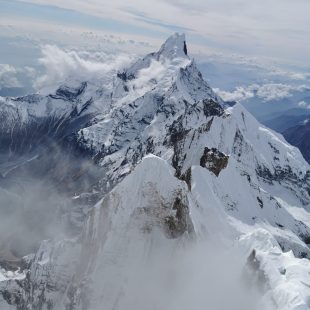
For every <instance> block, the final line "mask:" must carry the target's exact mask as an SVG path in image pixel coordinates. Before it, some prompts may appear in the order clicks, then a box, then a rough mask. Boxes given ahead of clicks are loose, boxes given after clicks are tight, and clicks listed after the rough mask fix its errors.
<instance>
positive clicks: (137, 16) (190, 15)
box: [0, 0, 310, 64]
mask: <svg viewBox="0 0 310 310" xmlns="http://www.w3.org/2000/svg"><path fill="white" fill-rule="evenodd" d="M9 2H10V5H11V6H12V3H15V8H14V7H13V8H11V10H8V9H7V10H8V11H6V10H4V9H3V8H4V6H5V5H6V6H7V3H8V0H0V8H1V6H3V8H2V10H0V11H2V15H4V14H6V16H9V15H10V16H9V17H10V21H11V23H12V24H13V25H14V22H15V21H20V18H21V17H22V18H27V19H28V20H31V21H32V22H37V23H39V22H40V23H41V24H42V22H43V21H42V19H44V18H45V20H47V21H48V22H49V23H52V24H53V23H54V24H57V25H59V24H63V25H64V26H66V25H68V23H71V24H74V25H75V27H79V28H80V29H87V28H96V29H97V30H98V29H100V30H101V31H107V32H109V33H115V34H117V35H126V36H131V37H133V38H136V39H138V40H144V41H149V42H154V43H156V44H158V42H160V41H162V40H163V39H164V38H165V37H166V36H167V35H169V34H170V33H171V32H174V31H181V32H186V33H187V36H188V38H189V40H191V41H192V42H193V44H194V45H195V48H196V50H198V49H199V50H200V51H203V50H204V49H208V48H213V49H217V50H220V51H223V52H229V53H237V54H243V55H246V56H256V57H268V58H275V59H278V60H281V61H285V62H292V63H301V64H302V63H306V64H307V63H308V64H309V61H308V55H309V54H310V18H309V12H310V1H308V0H294V1H293V0H191V1H186V0H165V1H164V0H156V1H154V0H149V1H145V0H130V1H124V0H113V1H105V0H88V1H85V0H65V1H64V0H23V1H19V4H18V5H16V2H17V0H10V1H9ZM21 2H24V4H21ZM1 3H2V4H1ZM26 3H32V4H35V6H33V7H32V8H31V9H29V8H28V10H27V9H26V7H27V4H26ZM13 6H14V5H13ZM23 6H24V7H23ZM42 6H45V13H44V14H45V15H44V14H43V13H42ZM46 6H49V7H46ZM55 7H57V8H58V9H57V10H55ZM59 8H60V9H62V10H59ZM65 9H66V10H65ZM68 10H70V11H68ZM46 11H49V12H46ZM36 12H38V14H37V15H36ZM79 14H80V15H79ZM0 16H1V13H0ZM91 17H93V20H91Z"/></svg>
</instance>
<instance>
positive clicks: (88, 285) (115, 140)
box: [0, 34, 310, 310]
mask: <svg viewBox="0 0 310 310" xmlns="http://www.w3.org/2000/svg"><path fill="white" fill-rule="evenodd" d="M111 81H113V82H112V84H111V85H110V86H111V88H109V91H110V92H109V95H106V96H103V97H102V96H101V95H102V94H103V93H105V92H101V93H100V92H99V93H100V94H101V95H100V96H99V97H100V99H98V98H99V97H98V98H97V99H96V100H95V99H93V102H92V103H91V104H90V105H89V109H90V111H93V112H94V114H92V116H91V118H90V119H89V120H88V123H87V124H86V125H85V124H83V126H80V127H79V128H76V131H75V133H76V134H75V139H74V143H75V144H76V146H77V147H78V148H79V149H81V150H83V151H85V152H86V153H88V154H90V155H91V156H93V157H94V159H95V161H96V163H97V165H98V166H100V167H101V169H103V171H104V173H102V177H101V179H100V182H99V186H98V187H96V189H100V190H101V195H103V199H102V200H101V201H100V202H99V203H98V204H96V206H95V207H94V208H93V209H92V210H91V211H90V213H89V216H88V219H87V221H86V223H85V226H84V229H83V233H82V235H81V236H77V237H76V238H74V239H72V240H63V241H60V242H59V241H58V242H53V241H52V240H51V241H47V242H43V243H42V246H41V247H40V249H39V251H38V252H37V253H36V254H35V255H32V256H28V257H25V258H24V261H23V264H22V265H21V266H20V267H21V269H20V271H19V272H16V271H15V273H12V274H8V273H7V271H3V277H2V278H1V282H0V292H1V294H2V296H3V299H4V300H6V301H7V302H8V303H9V304H11V305H17V307H20V308H19V309H26V308H27V307H33V308H34V309H45V308H47V309H54V308H55V309H83V310H84V309H92V310H93V309H95V310H97V309H98V310H99V309H103V308H104V309H117V310H120V309H127V308H136V309H140V308H141V309H144V308H145V304H148V305H154V307H155V306H156V307H157V308H158V309H188V308H190V307H193V308H202V307H206V306H209V307H211V308H219V309H226V308H227V307H228V305H229V307H230V308H231V309H234V308H236V309H249V308H251V309H253V308H254V307H255V306H257V308H258V309H262V308H263V309H268V308H271V309H296V310H297V309H299V310H301V309H302V310H303V309H308V308H309V306H310V304H309V300H310V289H309V285H310V283H309V272H310V264H309V259H310V250H309V238H310V227H309V212H310V169H309V165H308V163H307V162H306V161H305V160H304V158H303V157H302V155H301V154H300V152H299V151H298V150H297V149H296V148H295V147H292V146H291V145H289V144H288V143H287V142H286V141H285V140H284V139H283V137H282V136H281V135H279V134H277V133H275V132H273V131H271V130H269V129H267V128H266V127H264V126H262V125H261V124H259V123H258V122H257V121H256V120H255V119H254V118H253V117H252V116H251V115H250V114H249V113H248V112H247V111H246V110H245V109H244V108H243V107H242V106H241V105H238V104H237V105H235V106H233V107H228V106H226V105H225V103H224V102H223V101H222V100H221V99H220V98H219V97H218V96H217V95H216V94H215V93H214V92H213V91H212V89H211V88H210V86H209V85H208V84H207V83H206V82H205V81H204V80H203V78H202V76H201V74H200V72H199V70H198V69H197V67H196V65H195V62H194V61H193V60H190V58H189V57H188V55H187V47H186V43H185V39H184V36H183V35H178V34H175V35H173V36H172V37H170V38H169V39H168V40H167V41H166V42H165V43H164V44H163V46H162V47H161V48H160V50H159V51H158V52H157V53H152V54H149V55H147V56H146V57H145V58H143V59H141V60H138V61H137V62H136V63H134V64H132V65H131V66H130V67H129V68H128V69H127V70H124V71H123V72H119V73H117V74H115V76H114V78H111ZM110 86H109V87H110ZM95 93H96V94H98V92H95ZM78 96H80V95H78ZM82 96H84V95H82ZM90 96H92V98H95V97H93V96H95V95H91V93H90ZM83 98H84V97H83ZM85 98H86V97H85ZM42 100H43V99H42ZM44 100H46V99H44ZM44 100H43V102H45V101H44ZM69 101H70V102H71V99H70V100H69ZM73 101H74V104H77V102H79V101H78V100H76V99H73ZM7 102H10V99H7ZM51 102H54V101H51ZM51 104H52V106H53V103H51ZM26 106H27V105H26ZM43 106H44V105H43ZM98 107H100V108H98ZM62 108H63V107H62ZM27 111H28V112H27V113H28V114H27V113H26V115H30V114H29V110H27ZM45 111H46V110H45ZM57 111H58V110H57ZM61 113H62V114H63V113H64V112H63V111H62V112H61ZM27 117H28V116H27ZM149 154H153V155H149ZM210 253H211V254H210ZM202 258H203V259H202ZM204 258H205V259H204ZM152 270H154V271H152ZM220 274H224V275H225V276H223V277H222V276H221V275H220ZM240 277H241V278H243V280H240V281H239V280H237V279H239V278H240ZM210 279H212V280H210ZM238 281H239V282H240V285H236V283H239V282H238ZM242 283H246V284H245V286H248V287H249V291H248V290H246V289H245V288H243V286H242ZM248 284H250V285H248ZM193 288H195V289H193ZM197 288H198V290H197ZM168 290H171V293H170V294H167V293H166V292H167V291H168ZM223 295H224V296H225V297H226V300H227V303H225V302H224V300H223V298H222V297H220V296H223ZM157 296H162V299H158V298H157ZM247 297H249V298H247ZM103 305H104V306H103ZM249 305H250V306H249ZM44 307H45V308H44Z"/></svg>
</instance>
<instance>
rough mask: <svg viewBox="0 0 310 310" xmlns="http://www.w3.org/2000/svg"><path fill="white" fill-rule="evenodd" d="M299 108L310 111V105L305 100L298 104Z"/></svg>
mask: <svg viewBox="0 0 310 310" xmlns="http://www.w3.org/2000/svg"><path fill="white" fill-rule="evenodd" d="M298 106H299V107H301V108H304V109H310V103H307V102H306V101H304V100H302V101H300V102H298Z"/></svg>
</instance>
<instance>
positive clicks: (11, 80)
mask: <svg viewBox="0 0 310 310" xmlns="http://www.w3.org/2000/svg"><path fill="white" fill-rule="evenodd" d="M17 73H18V70H17V69H16V68H15V67H13V66H11V65H8V64H0V89H1V88H3V87H7V88H11V87H21V86H22V85H21V83H20V82H19V81H18V79H17V77H16V75H17Z"/></svg>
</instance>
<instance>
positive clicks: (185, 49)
mask: <svg viewBox="0 0 310 310" xmlns="http://www.w3.org/2000/svg"><path fill="white" fill-rule="evenodd" d="M183 51H184V54H185V55H186V56H187V46H186V42H185V41H184V47H183Z"/></svg>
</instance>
